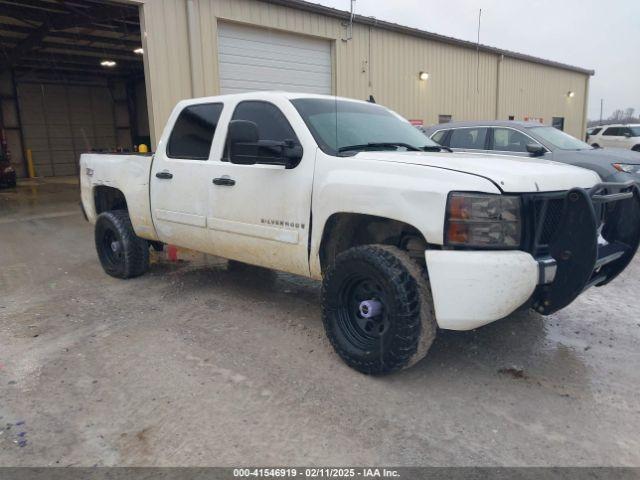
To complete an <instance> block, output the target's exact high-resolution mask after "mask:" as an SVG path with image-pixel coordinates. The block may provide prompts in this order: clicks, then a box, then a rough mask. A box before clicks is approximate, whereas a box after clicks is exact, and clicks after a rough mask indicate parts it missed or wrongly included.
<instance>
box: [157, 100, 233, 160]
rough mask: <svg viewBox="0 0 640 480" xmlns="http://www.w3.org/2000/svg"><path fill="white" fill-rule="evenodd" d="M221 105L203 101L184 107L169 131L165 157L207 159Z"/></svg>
mask: <svg viewBox="0 0 640 480" xmlns="http://www.w3.org/2000/svg"><path fill="white" fill-rule="evenodd" d="M222 106H223V105H222V103H204V104H200V105H189V106H188V107H185V108H184V110H182V112H180V115H179V116H178V119H177V120H176V123H175V125H174V126H173V130H172V131H171V136H170V137H169V142H168V144H167V157H169V158H177V159H187V160H207V159H208V158H209V151H210V150H211V142H213V135H214V134H215V132H216V127H217V126H218V120H220V114H221V113H222Z"/></svg>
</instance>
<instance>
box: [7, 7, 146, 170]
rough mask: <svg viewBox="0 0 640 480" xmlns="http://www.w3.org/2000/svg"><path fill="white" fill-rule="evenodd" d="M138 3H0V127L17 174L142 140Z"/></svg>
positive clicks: (67, 165)
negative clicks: (87, 153) (29, 161)
mask: <svg viewBox="0 0 640 480" xmlns="http://www.w3.org/2000/svg"><path fill="white" fill-rule="evenodd" d="M139 17H140V15H139V8H138V6H137V5H129V4H124V3H120V2H112V1H99V0H71V1H68V0H65V1H62V0H20V1H12V0H0V97H1V100H2V101H1V107H0V108H1V115H0V121H1V124H0V127H1V128H2V136H3V138H4V140H5V142H6V148H7V149H8V151H9V156H10V159H11V163H12V165H13V166H14V168H15V169H16V171H17V172H18V176H21V177H27V176H29V168H28V161H27V158H26V157H27V151H30V154H31V156H32V159H33V167H34V169H35V172H32V173H35V176H38V177H53V176H56V177H57V176H68V175H75V174H76V173H77V165H78V158H79V156H80V153H81V152H85V151H124V152H126V151H134V150H135V149H136V146H137V145H140V144H146V145H149V144H150V138H149V121H148V115H147V100H146V90H145V80H144V64H143V55H144V51H143V49H142V41H141V34H140V18H139Z"/></svg>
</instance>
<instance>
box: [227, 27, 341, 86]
mask: <svg viewBox="0 0 640 480" xmlns="http://www.w3.org/2000/svg"><path fill="white" fill-rule="evenodd" d="M218 61H219V65H220V91H221V93H223V94H225V93H241V92H250V91H254V90H286V91H289V92H305V93H319V94H326V95H330V94H331V45H330V43H329V41H327V40H322V39H317V38H312V37H306V36H303V35H296V34H292V33H286V32H281V31H278V30H268V29H264V28H255V27H247V26H244V25H236V24H231V23H220V24H219V25H218Z"/></svg>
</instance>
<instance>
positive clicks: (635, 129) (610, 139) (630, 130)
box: [589, 125, 640, 152]
mask: <svg viewBox="0 0 640 480" xmlns="http://www.w3.org/2000/svg"><path fill="white" fill-rule="evenodd" d="M589 143H590V144H591V146H593V147H611V148H623V149H626V150H635V151H636V152H640V125H607V126H605V127H602V128H601V129H600V130H598V131H597V132H596V131H594V132H592V133H591V134H590V135H589Z"/></svg>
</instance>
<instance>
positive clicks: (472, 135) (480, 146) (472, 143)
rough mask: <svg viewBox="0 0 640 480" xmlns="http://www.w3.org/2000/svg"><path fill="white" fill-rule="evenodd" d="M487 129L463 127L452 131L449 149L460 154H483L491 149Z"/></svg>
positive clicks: (449, 138)
mask: <svg viewBox="0 0 640 480" xmlns="http://www.w3.org/2000/svg"><path fill="white" fill-rule="evenodd" d="M488 132H489V128H487V127H462V128H456V129H453V130H451V133H450V134H449V137H448V143H449V147H450V148H452V149H453V150H455V151H458V152H483V151H487V150H488V149H489V144H488V140H489V137H488Z"/></svg>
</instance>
